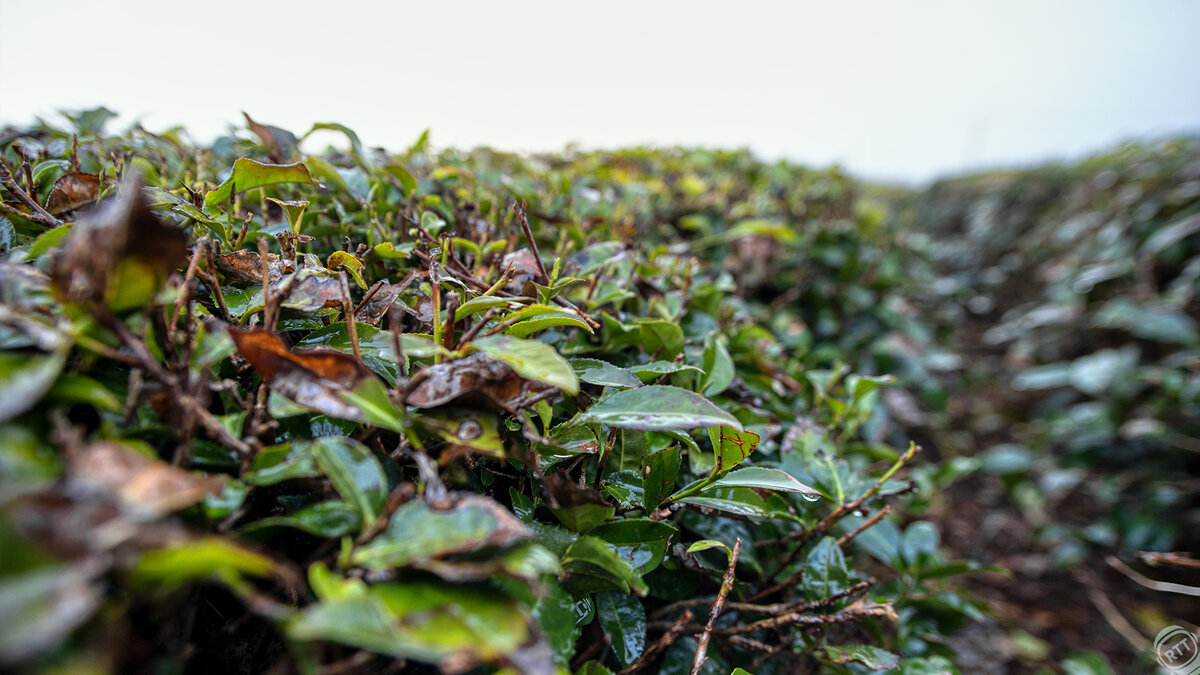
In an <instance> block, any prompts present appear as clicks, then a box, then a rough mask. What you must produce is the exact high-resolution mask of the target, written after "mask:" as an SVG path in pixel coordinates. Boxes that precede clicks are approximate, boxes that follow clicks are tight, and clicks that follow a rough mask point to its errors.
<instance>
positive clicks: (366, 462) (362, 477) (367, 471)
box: [312, 436, 388, 526]
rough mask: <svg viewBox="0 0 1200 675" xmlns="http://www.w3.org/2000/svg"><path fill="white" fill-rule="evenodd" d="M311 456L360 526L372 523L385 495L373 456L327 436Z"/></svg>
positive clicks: (362, 448) (384, 482)
mask: <svg viewBox="0 0 1200 675" xmlns="http://www.w3.org/2000/svg"><path fill="white" fill-rule="evenodd" d="M312 456H313V460H314V461H315V462H316V464H317V466H318V467H319V468H320V469H321V472H322V473H324V474H325V475H326V476H327V477H328V478H329V482H330V483H333V487H334V489H336V490H337V491H338V494H340V495H341V496H342V499H345V500H346V502H347V503H350V504H353V505H354V507H355V508H357V509H358V512H359V513H360V514H361V515H362V519H363V523H364V524H365V525H367V526H369V525H370V524H371V523H374V522H375V519H376V518H378V517H379V514H380V512H381V511H382V510H383V504H384V502H385V501H387V494H388V485H387V478H386V477H385V476H384V475H383V467H381V466H380V464H379V460H378V459H376V458H375V455H374V454H373V453H372V452H371V451H370V450H369V449H367V447H366V446H364V445H362V444H361V443H359V442H358V441H355V440H354V439H351V438H338V437H333V436H330V437H326V438H322V439H320V440H319V441H318V442H317V443H316V444H315V445H314V446H313V449H312Z"/></svg>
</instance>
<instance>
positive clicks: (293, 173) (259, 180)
mask: <svg viewBox="0 0 1200 675" xmlns="http://www.w3.org/2000/svg"><path fill="white" fill-rule="evenodd" d="M279 183H308V184H310V185H315V186H317V187H320V186H321V184H320V183H318V182H317V181H316V180H315V179H314V178H313V177H312V175H311V174H309V172H308V168H307V167H306V166H304V164H302V163H300V162H295V163H293V164H265V163H262V162H256V161H254V160H253V159H250V158H249V157H241V158H239V159H238V160H237V161H235V162H234V163H233V170H232V171H230V173H229V177H228V178H226V179H225V180H224V181H222V182H221V184H220V185H218V186H217V187H215V188H213V189H212V190H211V191H209V192H208V193H207V194H205V195H204V206H205V207H206V208H211V207H214V206H218V205H224V204H225V203H226V202H228V201H229V198H230V196H232V195H233V194H234V191H235V190H236V191H237V192H239V193H240V192H245V191H246V190H252V189H254V188H258V187H264V186H267V185H277V184H279Z"/></svg>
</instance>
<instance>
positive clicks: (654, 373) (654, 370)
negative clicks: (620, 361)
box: [630, 361, 704, 382]
mask: <svg viewBox="0 0 1200 675" xmlns="http://www.w3.org/2000/svg"><path fill="white" fill-rule="evenodd" d="M630 370H632V371H633V374H634V375H637V376H638V379H640V380H641V381H643V382H652V381H654V380H657V379H658V378H660V377H662V376H664V375H673V374H675V373H684V372H693V373H703V372H704V371H702V370H700V369H699V368H697V367H696V366H689V365H687V364H684V363H675V362H673V361H652V362H650V363H647V364H643V365H640V366H632V367H630Z"/></svg>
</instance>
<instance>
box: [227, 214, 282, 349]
mask: <svg viewBox="0 0 1200 675" xmlns="http://www.w3.org/2000/svg"><path fill="white" fill-rule="evenodd" d="M230 199H232V197H231V198H230ZM267 253H268V248H267V238H266V237H259V238H258V261H259V263H261V264H262V292H263V328H264V329H266V330H267V331H269V332H272V333H274V332H275V317H274V316H272V315H271V261H269V260H267Z"/></svg>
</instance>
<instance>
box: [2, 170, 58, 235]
mask: <svg viewBox="0 0 1200 675" xmlns="http://www.w3.org/2000/svg"><path fill="white" fill-rule="evenodd" d="M0 185H3V186H4V187H5V188H6V189H7V190H8V191H9V192H11V193H12V195H13V196H14V197H16V198H17V201H19V202H21V203H22V204H24V205H25V206H27V207H29V210H30V213H24V212H22V211H19V210H17V209H14V208H12V207H10V206H9V205H8V204H5V203H4V202H3V201H0V206H2V207H3V210H4V211H6V212H8V213H10V214H13V215H16V216H19V217H21V218H24V219H25V220H32V221H33V222H35V223H38V224H40V225H45V226H46V227H58V226H59V225H62V224H63V221H61V220H59V219H58V218H55V217H54V216H52V215H50V212H49V211H47V210H46V209H43V208H42V205H41V204H38V203H37V200H36V199H34V198H33V197H30V196H29V193H27V192H25V190H23V189H21V186H20V185H18V184H17V181H16V179H15V178H13V175H12V168H10V167H9V166H8V162H5V161H4V159H3V158H2V157H0Z"/></svg>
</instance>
